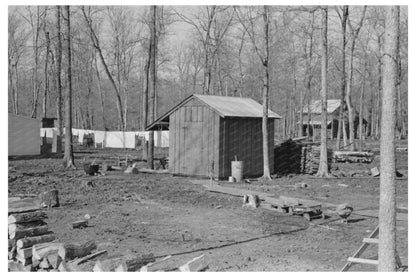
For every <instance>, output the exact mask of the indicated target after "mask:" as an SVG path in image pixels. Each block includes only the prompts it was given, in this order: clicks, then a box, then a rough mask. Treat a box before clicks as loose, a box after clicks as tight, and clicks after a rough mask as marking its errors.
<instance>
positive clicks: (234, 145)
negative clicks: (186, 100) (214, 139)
mask: <svg viewBox="0 0 416 277" xmlns="http://www.w3.org/2000/svg"><path fill="white" fill-rule="evenodd" d="M273 121H274V120H273V119H269V121H268V144H269V163H270V169H271V172H273V168H274V152H273V147H274V122H273ZM236 156H237V160H239V161H243V162H244V173H243V174H244V176H247V177H252V176H260V175H262V174H263V138H262V119H261V118H256V119H253V118H225V119H224V118H221V119H220V156H219V162H220V167H219V169H220V172H219V177H220V178H227V177H228V176H231V161H233V160H235V157H236Z"/></svg>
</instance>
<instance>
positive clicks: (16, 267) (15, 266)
mask: <svg viewBox="0 0 416 277" xmlns="http://www.w3.org/2000/svg"><path fill="white" fill-rule="evenodd" d="M7 267H8V270H9V272H23V271H25V268H24V266H23V264H22V263H20V262H16V261H9V264H8V266H7Z"/></svg>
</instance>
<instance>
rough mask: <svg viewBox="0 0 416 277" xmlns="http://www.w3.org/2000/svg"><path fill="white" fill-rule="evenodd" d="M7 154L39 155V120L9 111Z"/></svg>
mask: <svg viewBox="0 0 416 277" xmlns="http://www.w3.org/2000/svg"><path fill="white" fill-rule="evenodd" d="M8 119H9V128H8V129H9V131H8V135H9V142H8V144H9V145H8V146H9V153H8V155H9V156H16V155H39V154H40V143H41V138H40V126H41V121H40V120H38V119H36V118H30V117H24V116H19V115H15V114H11V113H9V118H8Z"/></svg>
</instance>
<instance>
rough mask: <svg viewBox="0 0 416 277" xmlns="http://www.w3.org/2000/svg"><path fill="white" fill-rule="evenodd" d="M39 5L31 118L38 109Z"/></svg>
mask: <svg viewBox="0 0 416 277" xmlns="http://www.w3.org/2000/svg"><path fill="white" fill-rule="evenodd" d="M39 9H40V7H39V6H37V7H36V29H35V34H34V41H33V42H34V45H33V54H34V58H35V63H34V67H33V73H32V83H33V103H32V104H33V105H32V115H31V117H32V118H36V117H37V109H38V97H39V80H38V64H39V46H38V44H39V29H40V12H39Z"/></svg>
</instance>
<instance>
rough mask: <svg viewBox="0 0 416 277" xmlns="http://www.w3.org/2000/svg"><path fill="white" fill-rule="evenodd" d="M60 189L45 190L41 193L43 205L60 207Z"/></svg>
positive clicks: (40, 198) (40, 197)
mask: <svg viewBox="0 0 416 277" xmlns="http://www.w3.org/2000/svg"><path fill="white" fill-rule="evenodd" d="M58 194H59V193H58V190H56V189H54V190H50V191H45V192H42V193H40V194H39V200H40V204H41V206H42V207H59V195H58Z"/></svg>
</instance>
